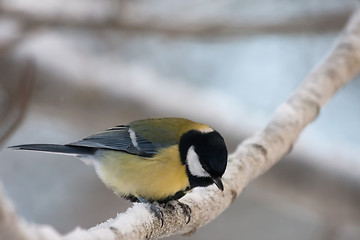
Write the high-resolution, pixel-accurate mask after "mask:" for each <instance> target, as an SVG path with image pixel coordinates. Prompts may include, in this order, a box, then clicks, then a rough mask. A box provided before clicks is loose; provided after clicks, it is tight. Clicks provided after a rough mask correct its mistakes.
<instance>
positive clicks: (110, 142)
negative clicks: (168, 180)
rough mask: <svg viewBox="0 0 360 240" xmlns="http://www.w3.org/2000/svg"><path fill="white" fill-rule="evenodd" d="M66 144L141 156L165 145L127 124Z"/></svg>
mask: <svg viewBox="0 0 360 240" xmlns="http://www.w3.org/2000/svg"><path fill="white" fill-rule="evenodd" d="M68 145H69V146H82V147H90V148H100V149H109V150H115V151H123V152H127V153H130V154H134V155H138V156H142V157H152V156H153V155H154V154H155V153H156V152H157V151H158V150H159V149H161V148H163V147H166V146H167V144H164V143H158V142H151V141H149V140H146V139H145V138H143V137H142V136H140V135H138V134H137V133H136V132H134V131H133V130H132V129H131V128H130V126H129V125H121V126H117V127H114V128H110V129H108V130H106V131H104V132H100V133H97V134H94V135H91V136H89V137H86V138H84V139H82V140H80V141H77V142H73V143H70V144H68Z"/></svg>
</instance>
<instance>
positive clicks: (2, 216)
mask: <svg viewBox="0 0 360 240" xmlns="http://www.w3.org/2000/svg"><path fill="white" fill-rule="evenodd" d="M359 71H360V9H359V10H357V11H356V12H355V13H354V15H353V17H352V18H351V19H350V21H349V22H348V24H347V26H346V28H345V29H344V31H343V33H342V35H341V36H340V38H339V40H338V42H337V44H336V45H335V47H334V48H333V49H332V51H330V53H329V55H328V56H327V57H326V58H325V59H324V60H323V61H322V62H321V63H320V64H319V65H318V66H317V67H316V68H315V69H314V70H313V71H312V72H311V73H310V74H309V75H308V77H307V78H306V79H305V81H304V82H303V83H302V84H301V85H300V86H299V87H298V89H297V90H296V91H295V92H294V93H293V95H292V96H291V97H290V99H289V100H288V101H287V102H285V103H283V104H282V105H280V106H279V107H278V109H277V110H276V111H275V113H274V115H273V117H272V119H271V121H270V122H269V124H268V125H267V127H266V128H265V129H264V130H263V131H261V132H260V133H258V134H256V135H254V136H253V137H251V138H250V139H248V140H246V141H245V142H243V143H242V144H241V145H239V147H238V148H237V150H236V151H235V152H234V153H233V154H232V155H231V156H229V164H228V168H227V171H226V173H225V175H224V178H223V180H224V186H225V190H224V191H223V192H221V191H219V190H218V189H217V188H216V187H214V186H210V187H208V188H197V189H194V190H193V191H192V192H191V193H189V194H187V195H186V196H185V197H183V198H181V202H183V203H185V204H187V205H188V206H189V207H190V208H191V209H192V212H191V221H190V222H189V223H188V224H187V223H186V220H187V219H186V216H185V215H184V213H183V211H182V208H181V207H180V206H178V205H177V204H174V205H173V206H172V207H170V206H168V207H166V208H164V209H163V213H164V226H163V227H161V226H160V222H159V221H158V219H157V218H156V217H155V216H154V215H153V214H152V213H151V211H150V210H149V206H148V205H146V204H140V203H136V204H134V206H133V207H131V208H129V209H128V210H127V211H126V212H125V213H121V214H119V215H118V216H117V217H116V218H115V219H110V220H108V221H107V222H105V223H102V224H100V225H98V226H96V227H94V228H91V229H89V230H84V229H76V230H74V231H72V232H70V233H69V234H67V235H65V236H60V235H59V234H57V233H56V232H55V231H54V230H52V229H50V228H44V227H39V226H30V225H28V224H26V223H21V224H20V223H19V220H18V219H17V218H16V217H15V216H14V215H12V214H13V211H6V208H8V204H4V202H2V201H1V196H0V204H1V205H0V229H1V231H7V229H6V228H5V227H4V224H5V226H6V224H8V223H9V221H7V219H12V224H13V225H14V226H18V228H17V230H18V231H19V232H22V233H23V234H22V236H24V237H23V238H21V239H64V240H75V239H81V240H88V239H91V240H92V239H94V240H95V239H97V240H105V239H106V240H107V239H150V238H162V237H166V236H170V235H173V234H178V233H182V234H190V233H193V232H194V231H196V229H197V228H198V227H201V226H203V225H205V224H207V223H209V222H210V221H212V220H214V219H215V218H216V217H217V216H219V214H221V213H222V212H223V211H224V210H225V209H226V208H228V207H229V206H230V204H231V203H232V202H233V201H234V200H235V199H236V198H237V196H238V195H239V194H240V193H241V191H242V189H243V188H244V187H245V186H246V185H247V184H248V183H249V181H251V180H252V179H254V178H256V177H257V176H259V175H260V174H262V173H264V172H266V171H267V170H268V169H269V168H270V167H271V166H273V165H274V164H275V163H276V162H278V161H279V160H280V159H281V158H282V157H283V156H284V155H285V154H287V153H288V152H290V151H291V149H292V146H293V144H294V143H295V141H296V139H297V138H298V137H299V134H300V133H301V132H302V130H303V129H304V128H305V127H306V125H307V124H309V123H310V122H311V121H313V120H314V119H315V118H316V117H317V115H318V114H319V111H320V109H321V107H322V106H323V105H324V104H325V103H326V102H327V101H328V100H329V99H330V98H331V97H332V96H333V95H334V94H335V92H336V91H337V90H338V89H339V88H341V87H342V86H343V85H344V84H346V83H347V82H349V81H350V80H352V79H353V78H354V77H355V76H356V75H357V74H358V73H359ZM0 194H1V193H0ZM9 214H10V216H9ZM9 231H11V229H10V230H9ZM13 234H19V233H17V232H16V231H14V232H13ZM0 235H1V232H0Z"/></svg>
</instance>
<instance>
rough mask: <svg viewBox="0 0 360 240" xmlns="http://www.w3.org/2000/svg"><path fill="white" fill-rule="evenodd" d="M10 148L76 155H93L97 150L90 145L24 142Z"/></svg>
mask: <svg viewBox="0 0 360 240" xmlns="http://www.w3.org/2000/svg"><path fill="white" fill-rule="evenodd" d="M9 148H12V149H15V150H29V151H38V152H49V153H58V154H66V155H76V156H88V155H93V154H94V152H95V151H96V150H95V149H94V148H89V147H80V146H70V145H59V144H24V145H17V146H11V147H9Z"/></svg>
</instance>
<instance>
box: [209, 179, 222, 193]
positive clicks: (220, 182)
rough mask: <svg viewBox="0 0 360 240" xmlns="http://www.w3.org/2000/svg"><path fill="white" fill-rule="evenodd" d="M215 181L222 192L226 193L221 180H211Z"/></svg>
mask: <svg viewBox="0 0 360 240" xmlns="http://www.w3.org/2000/svg"><path fill="white" fill-rule="evenodd" d="M211 179H212V180H213V182H214V183H215V185H216V186H217V187H218V188H219V189H220V190H221V191H224V185H223V183H222V181H221V178H219V177H218V178H211Z"/></svg>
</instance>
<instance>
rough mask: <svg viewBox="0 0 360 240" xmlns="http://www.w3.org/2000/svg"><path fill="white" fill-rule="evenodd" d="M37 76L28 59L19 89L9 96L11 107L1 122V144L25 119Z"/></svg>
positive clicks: (32, 64)
mask: <svg viewBox="0 0 360 240" xmlns="http://www.w3.org/2000/svg"><path fill="white" fill-rule="evenodd" d="M34 77H35V66H34V63H33V62H32V61H28V62H27V63H26V66H25V68H24V70H23V71H22V73H21V76H20V80H19V81H18V86H17V91H16V93H15V95H14V96H9V97H10V98H11V99H9V102H10V103H9V104H10V105H9V107H8V108H7V109H6V112H4V113H2V114H3V117H4V118H2V119H1V122H0V126H1V129H0V146H1V145H2V144H4V143H5V141H6V140H7V139H8V138H9V137H10V136H11V134H12V133H13V132H14V131H15V130H16V128H17V127H18V126H19V125H20V123H21V121H22V120H23V118H24V116H25V113H26V110H27V108H28V105H29V102H30V98H31V93H32V88H33V84H34Z"/></svg>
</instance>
